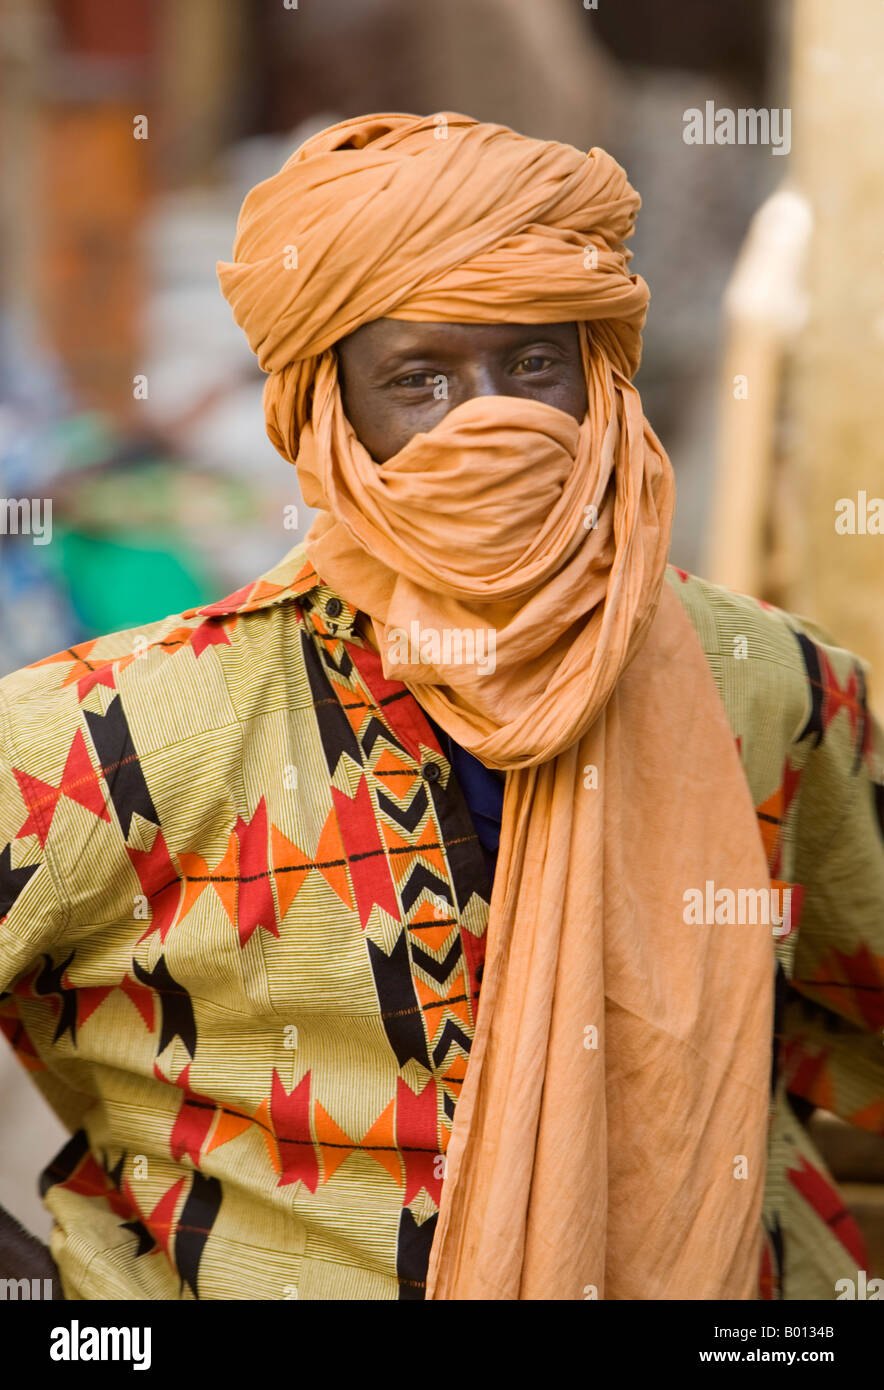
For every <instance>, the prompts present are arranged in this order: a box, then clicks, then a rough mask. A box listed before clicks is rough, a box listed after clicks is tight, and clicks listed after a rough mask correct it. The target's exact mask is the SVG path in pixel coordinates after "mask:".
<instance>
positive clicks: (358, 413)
mask: <svg viewBox="0 0 884 1390" xmlns="http://www.w3.org/2000/svg"><path fill="white" fill-rule="evenodd" d="M637 207H638V197H637V195H636V194H635V192H634V190H632V189H631V188H630V186H629V184H628V182H627V181H626V178H625V175H624V173H623V170H622V169H620V167H619V166H618V165H617V164H616V163H615V162H614V161H613V160H612V159H610V157H609V156H607V155H606V154H605V153H604V151H602V150H599V149H597V148H596V149H593V150H591V151H590V153H589V155H588V156H583V155H581V154H580V153H579V152H578V151H576V150H574V149H572V148H571V147H569V146H564V145H558V144H554V143H548V142H538V141H532V140H528V139H526V138H524V137H522V136H519V135H516V134H515V133H513V132H512V131H509V130H507V129H505V128H502V127H496V126H487V125H481V124H479V123H477V122H474V121H472V120H470V119H469V118H467V117H463V116H456V115H452V114H440V115H437V116H435V117H429V118H420V117H413V116H403V115H377V116H369V117H365V118H362V119H359V120H353V121H347V122H344V123H342V124H340V125H338V126H335V127H332V128H331V129H330V130H327V131H323V132H321V133H320V134H319V135H317V136H315V137H314V138H313V139H311V140H310V141H308V142H307V143H306V144H305V145H303V146H302V147H301V148H300V149H299V150H298V151H296V153H295V154H294V155H293V156H292V158H291V160H289V161H288V163H287V164H286V166H285V167H284V168H283V170H281V171H280V173H279V174H278V175H276V176H275V177H274V178H272V179H270V180H268V181H267V182H266V183H264V184H261V185H259V186H258V187H257V188H256V189H254V190H253V191H252V193H251V194H250V195H249V196H248V198H247V199H246V202H245V204H244V206H243V210H242V213H241V216H240V223H239V229H238V235H237V240H236V244H235V247H234V261H233V262H232V263H230V264H225V265H222V266H221V267H220V268H219V272H220V276H221V283H222V288H223V290H224V293H225V295H226V296H227V298H228V299H229V300H230V302H231V304H232V307H233V310H234V314H235V316H236V318H237V321H238V322H239V323H240V324H241V326H242V327H243V328H244V330H245V332H246V333H247V335H248V337H249V341H250V342H251V344H252V346H253V348H254V349H255V351H256V352H257V354H258V358H259V362H260V364H261V366H262V367H263V368H264V370H265V371H266V372H267V373H268V379H267V386H266V391H265V411H266V417H267V428H268V432H269V434H270V437H271V439H272V440H273V441H274V443H275V444H276V446H277V448H278V449H279V451H280V453H281V454H282V455H283V457H284V458H286V459H288V460H289V461H290V462H292V463H294V464H295V466H296V468H297V471H298V476H299V480H300V483H301V489H302V492H303V495H304V497H305V500H306V501H307V502H308V503H309V504H310V505H312V506H315V507H317V509H318V511H319V516H318V517H317V520H316V522H315V523H314V526H313V527H312V529H311V532H310V535H309V536H308V537H307V539H306V541H305V542H304V543H302V544H301V545H298V546H296V547H295V548H294V549H293V550H292V551H290V552H289V554H288V555H287V556H285V557H284V558H283V559H282V560H281V561H279V562H278V563H276V564H274V565H273V566H272V567H271V568H270V569H269V570H268V571H267V573H266V574H264V575H263V576H261V577H260V578H259V579H257V580H256V581H254V582H253V583H249V584H247V585H245V586H244V587H243V589H242V590H240V591H239V592H238V593H236V594H233V595H231V596H230V597H229V598H227V599H225V600H222V601H220V602H219V603H216V604H211V605H208V606H206V607H204V608H202V609H199V610H190V611H188V612H186V613H183V614H177V615H173V616H171V617H169V618H166V619H163V620H161V621H159V622H156V623H152V624H148V625H146V626H144V627H142V628H138V629H133V630H130V631H128V632H122V633H115V634H111V635H110V636H108V637H105V638H102V639H100V640H99V641H97V642H95V643H89V644H84V645H83V646H81V647H80V648H78V649H75V650H72V651H68V652H62V653H58V654H57V655H56V656H53V657H49V658H47V659H46V660H45V661H44V662H40V663H38V664H37V665H36V666H34V667H29V668H26V669H25V670H23V671H20V672H16V673H15V674H14V675H13V676H10V677H7V679H6V680H5V681H3V682H0V711H2V719H3V721H4V726H5V730H6V733H5V739H4V742H3V750H4V758H5V762H6V770H5V775H4V778H3V782H2V801H0V828H2V840H3V843H4V845H5V846H6V848H5V849H4V850H3V877H2V880H0V882H2V887H3V894H4V897H3V904H2V906H3V912H4V916H3V918H2V920H0V949H2V956H0V959H2V975H0V986H2V987H3V988H4V989H5V990H6V991H7V993H6V995H5V996H4V999H3V1005H2V1008H3V1020H4V1027H5V1029H6V1031H7V1033H8V1035H9V1037H10V1039H11V1041H12V1043H13V1046H14V1047H15V1048H16V1050H17V1052H18V1054H19V1056H20V1058H21V1060H22V1061H23V1063H24V1065H26V1066H27V1067H29V1068H30V1069H31V1070H32V1071H33V1075H34V1079H35V1081H36V1083H37V1084H38V1085H39V1086H40V1088H41V1089H42V1090H43V1092H44V1094H45V1095H46V1096H47V1097H48V1098H49V1100H50V1102H51V1103H52V1104H53V1105H54V1107H55V1108H56V1109H57V1111H58V1113H59V1114H61V1115H62V1116H63V1118H64V1119H65V1121H66V1122H67V1124H68V1125H69V1127H70V1129H71V1132H72V1138H71V1141H70V1143H69V1144H68V1145H67V1146H66V1147H65V1149H63V1150H62V1152H61V1153H60V1154H59V1155H58V1156H57V1157H56V1158H55V1159H54V1160H53V1162H52V1164H50V1166H49V1168H48V1169H47V1170H46V1172H45V1173H44V1174H43V1177H42V1179H41V1190H42V1192H43V1195H44V1199H45V1201H46V1204H47V1206H48V1208H49V1209H50V1211H51V1212H52V1213H53V1216H54V1217H55V1221H56V1225H55V1229H54V1231H53V1235H52V1242H51V1251H52V1256H53V1257H54V1260H55V1262H57V1266H58V1270H59V1274H60V1282H61V1284H62V1287H63V1293H64V1295H65V1296H66V1297H69V1298H102V1299H104V1298H115V1297H138V1298H164V1299H174V1298H197V1297H199V1298H208V1299H229V1298H293V1297H297V1298H307V1299H314V1298H319V1299H331V1298H358V1299H363V1298H365V1299H391V1298H404V1299H415V1298H416V1299H421V1298H433V1299H465V1298H466V1299H489V1298H490V1299H585V1298H606V1299H630V1298H636V1299H642V1300H648V1299H675V1298H700V1299H707V1298H739V1299H742V1298H753V1297H757V1296H759V1294H760V1295H761V1296H762V1297H778V1296H783V1297H789V1298H802V1297H810V1298H823V1299H825V1298H834V1297H835V1296H836V1290H835V1282H836V1280H837V1279H839V1278H842V1277H853V1278H856V1276H857V1273H858V1270H859V1269H860V1268H864V1267H866V1254H865V1251H864V1248H863V1245H862V1241H861V1239H860V1237H859V1233H858V1232H857V1230H856V1227H855V1226H854V1224H853V1222H852V1221H851V1219H850V1217H849V1216H848V1214H847V1213H846V1212H845V1211H844V1210H843V1204H842V1203H841V1202H840V1199H839V1197H838V1194H837V1192H836V1190H835V1188H834V1186H833V1184H832V1182H831V1179H830V1177H829V1176H828V1174H827V1173H826V1172H825V1169H824V1166H823V1164H822V1162H821V1160H820V1159H819V1157H818V1155H817V1154H816V1153H815V1151H814V1149H813V1146H812V1145H811V1142H810V1140H809V1138H808V1136H807V1134H806V1132H805V1131H804V1130H803V1128H802V1126H801V1125H800V1123H799V1122H798V1119H797V1118H796V1114H795V1110H794V1109H793V1102H792V1100H790V1096H794V1097H798V1098H799V1100H797V1101H796V1102H795V1104H797V1105H801V1104H802V1099H801V1098H803V1101H804V1102H805V1110H806V1109H808V1108H809V1109H812V1108H813V1106H814V1105H815V1104H823V1105H825V1106H826V1107H827V1108H828V1109H831V1110H834V1111H836V1112H837V1113H839V1114H841V1115H843V1116H844V1117H845V1118H848V1119H850V1120H852V1121H853V1122H854V1123H857V1124H860V1125H865V1126H866V1127H868V1128H875V1127H876V1126H880V1113H881V1104H882V1078H884V1072H882V1062H881V1058H880V1046H879V1042H878V1040H877V1038H876V1037H875V1036H874V1033H875V1028H876V1026H878V1021H879V1020H880V1009H881V1000H882V978H881V957H882V954H884V923H882V914H881V902H882V896H884V839H882V833H881V819H880V800H879V802H878V807H879V809H878V810H877V811H876V803H875V799H874V793H875V790H876V787H875V784H876V781H879V780H880V751H881V742H880V734H879V731H878V730H877V728H876V726H875V725H874V723H873V721H872V719H871V717H870V715H869V712H868V708H867V705H866V699H865V683H864V673H863V669H862V667H861V665H860V663H859V662H858V661H857V659H856V658H855V657H854V656H853V655H852V654H851V653H849V652H846V651H844V650H842V649H841V648H839V647H838V646H837V645H836V644H835V643H834V642H833V641H832V640H831V639H829V638H828V637H827V636H826V635H825V634H822V633H820V632H819V631H818V630H816V629H815V628H814V627H813V626H812V625H811V624H809V623H805V622H802V621H799V620H798V619H796V618H794V617H792V616H790V615H787V614H783V613H780V612H779V611H776V610H773V609H770V608H768V607H766V606H763V605H758V604H757V603H756V602H755V601H754V600H752V599H748V598H745V597H742V596H739V595H734V594H731V593H729V592H728V591H726V590H723V589H721V588H717V587H716V586H714V585H709V584H706V583H704V582H703V581H702V580H698V579H695V578H693V577H691V576H688V575H686V574H684V573H682V572H679V571H675V570H673V569H671V568H668V567H667V563H666V560H667V551H668V538H669V528H670V524H671V517H672V506H673V486H672V474H671V468H670V465H669V461H668V459H667V458H666V455H665V453H664V451H663V449H662V447H661V445H660V442H659V440H658V439H657V438H656V436H655V435H654V433H653V430H652V429H651V427H650V425H649V424H648V422H647V421H646V420H645V419H644V416H643V413H642V410H641V402H640V399H639V396H638V393H637V392H636V390H635V387H634V386H633V385H632V380H631V378H632V376H633V374H634V372H635V370H636V368H637V366H638V359H639V352H640V330H641V325H642V323H643V320H644V314H645V310H646V306H647V288H646V286H645V285H644V283H643V281H641V279H640V278H639V277H637V276H629V275H628V274H627V273H626V269H627V263H628V258H629V253H628V252H627V251H626V250H625V248H624V245H623V242H624V240H625V239H626V238H627V237H628V236H629V234H630V233H631V230H632V225H633V221H634V217H635V212H636V210H637ZM775 985H776V988H775ZM775 995H776V998H775ZM771 1081H772V1085H771ZM13 1236H14V1232H13ZM21 1244H22V1248H21V1249H15V1250H13V1252H12V1254H11V1255H8V1256H7V1267H9V1269H10V1274H18V1273H19V1271H21V1274H22V1275H24V1274H25V1273H26V1272H27V1273H29V1274H34V1273H35V1272H36V1270H35V1264H37V1263H38V1260H32V1261H31V1262H30V1263H28V1259H27V1255H28V1250H27V1248H25V1245H24V1242H22V1243H21ZM37 1253H38V1255H39V1254H40V1252H37ZM16 1260H18V1261H19V1263H18V1264H17V1265H16V1264H15V1261H16ZM26 1266H27V1269H26V1268H25V1267H26Z"/></svg>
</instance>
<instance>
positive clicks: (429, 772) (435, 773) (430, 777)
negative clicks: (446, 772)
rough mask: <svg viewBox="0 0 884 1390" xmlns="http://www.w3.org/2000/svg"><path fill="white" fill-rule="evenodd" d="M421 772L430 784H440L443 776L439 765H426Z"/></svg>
mask: <svg viewBox="0 0 884 1390" xmlns="http://www.w3.org/2000/svg"><path fill="white" fill-rule="evenodd" d="M421 772H422V773H423V775H424V777H425V778H426V780H427V781H428V782H438V781H439V778H440V777H441V776H442V769H441V768H440V766H439V764H438V763H424V765H423V767H422V768H421Z"/></svg>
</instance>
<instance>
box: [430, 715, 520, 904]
mask: <svg viewBox="0 0 884 1390" xmlns="http://www.w3.org/2000/svg"><path fill="white" fill-rule="evenodd" d="M426 717H427V719H429V722H430V724H431V725H432V726H433V730H434V731H435V734H436V737H437V738H438V740H439V746H440V747H441V749H442V751H443V753H444V754H445V756H446V758H447V759H448V761H449V763H450V764H451V766H452V767H453V769H454V775H455V777H456V778H457V782H458V786H459V787H460V789H461V791H462V792H463V795H464V800H465V801H466V803H467V806H468V807H469V811H470V815H471V817H472V820H473V824H474V826H475V827H476V835H477V836H478V838H479V844H480V845H481V846H482V851H483V853H484V855H485V863H486V865H487V867H488V876H489V878H490V879H491V881H492V883H493V882H494V870H495V868H496V866H497V850H498V846H499V844H500V821H501V816H502V814H503V787H504V782H505V780H506V774H505V773H503V772H497V771H496V770H495V769H494V768H490V767H486V766H485V764H484V763H481V762H480V761H479V759H478V758H476V757H474V756H473V754H472V753H468V752H467V750H466V749H465V748H461V746H460V744H459V743H455V741H454V739H453V738H452V737H451V735H450V734H447V733H446V732H445V730H444V729H441V728H440V727H439V725H438V724H437V723H436V721H435V719H430V716H429V715H427V716H426Z"/></svg>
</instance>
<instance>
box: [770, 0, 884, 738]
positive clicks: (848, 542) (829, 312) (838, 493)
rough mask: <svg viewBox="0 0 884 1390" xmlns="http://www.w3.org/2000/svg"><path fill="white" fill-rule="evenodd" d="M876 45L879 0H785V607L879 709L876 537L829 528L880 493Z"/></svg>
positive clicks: (883, 313)
mask: <svg viewBox="0 0 884 1390" xmlns="http://www.w3.org/2000/svg"><path fill="white" fill-rule="evenodd" d="M882 52H884V5H882V4H881V0H852V3H851V4H849V5H832V4H831V3H829V0H796V3H795V9H794V29H793V88H792V105H793V121H792V136H793V145H792V156H791V158H792V162H793V173H794V176H795V178H796V182H797V185H798V187H799V188H800V189H801V191H802V193H804V194H805V195H806V196H807V198H808V199H809V201H810V204H811V207H812V210H813V222H814V230H813V237H812V242H811V250H810V258H809V262H808V275H807V288H808V293H809V307H810V313H809V319H808V323H807V326H806V327H805V329H804V331H803V333H802V334H801V337H800V339H799V341H798V343H797V344H796V348H795V359H794V371H793V386H792V389H791V392H790V401H789V410H790V414H791V416H792V417H793V419H794V431H793V435H792V440H791V442H790V448H789V455H788V468H789V471H790V473H791V483H792V486H791V491H792V494H793V496H795V497H796V499H797V501H798V503H799V506H800V516H799V517H791V516H780V517H778V518H777V520H778V524H779V525H780V526H786V527H790V528H792V529H793V531H794V532H795V535H796V545H797V555H796V559H797V563H796V566H795V571H794V573H793V575H792V577H791V582H790V583H789V584H788V585H787V589H786V593H785V598H786V602H787V606H788V607H790V608H792V609H793V610H794V611H796V612H799V613H804V614H806V615H807V616H808V617H812V618H814V619H815V620H816V621H817V622H820V623H822V624H823V626H825V627H827V628H829V629H830V630H831V631H832V633H833V634H834V635H835V636H836V637H837V639H838V641H839V642H841V643H843V644H844V645H845V646H847V647H850V648H852V649H853V650H855V651H856V652H858V653H859V654H860V655H861V656H862V657H864V658H865V659H866V660H868V661H869V662H870V663H871V666H872V686H871V696H872V703H873V706H874V708H875V709H876V712H877V713H878V714H879V716H881V717H884V535H875V534H860V533H859V530H858V528H857V533H856V534H850V533H845V534H839V533H838V532H837V531H836V529H835V521H836V507H837V503H838V501H839V499H842V498H843V499H849V500H852V501H853V503H854V505H856V503H857V500H858V498H859V494H860V493H861V492H864V493H865V494H866V497H867V499H871V498H874V497H878V498H882V499H884V166H882V146H881V140H882V136H881V132H882V130H884V83H882V80H881V54H882ZM882 510H884V502H882ZM799 523H800V524H799Z"/></svg>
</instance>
